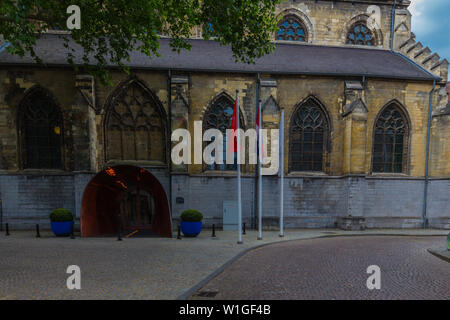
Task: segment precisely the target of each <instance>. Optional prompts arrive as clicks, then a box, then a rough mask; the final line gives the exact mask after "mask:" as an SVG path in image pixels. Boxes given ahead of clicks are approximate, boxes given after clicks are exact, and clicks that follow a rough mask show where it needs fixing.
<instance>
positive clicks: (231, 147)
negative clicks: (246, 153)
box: [228, 100, 237, 153]
mask: <svg viewBox="0 0 450 320" xmlns="http://www.w3.org/2000/svg"><path fill="white" fill-rule="evenodd" d="M231 130H232V132H231V137H230V140H229V141H228V152H229V153H234V152H236V151H237V139H236V135H237V100H235V101H234V108H233V116H232V118H231Z"/></svg>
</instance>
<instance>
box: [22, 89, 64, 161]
mask: <svg viewBox="0 0 450 320" xmlns="http://www.w3.org/2000/svg"><path fill="white" fill-rule="evenodd" d="M19 122H20V139H21V145H22V148H21V151H22V163H23V167H24V168H32V169H61V168H62V158H61V145H62V135H63V128H62V115H61V111H60V110H59V108H58V106H57V105H56V103H55V101H54V100H53V99H52V97H51V96H50V94H49V93H48V92H47V91H45V90H44V89H42V88H34V89H31V91H30V92H29V93H28V94H27V95H26V96H25V98H24V99H23V101H22V102H21V104H20V108H19Z"/></svg>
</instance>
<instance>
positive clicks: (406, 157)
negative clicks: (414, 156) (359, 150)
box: [370, 99, 411, 176]
mask: <svg viewBox="0 0 450 320" xmlns="http://www.w3.org/2000/svg"><path fill="white" fill-rule="evenodd" d="M390 107H394V108H395V109H396V110H397V111H398V112H399V113H400V116H401V117H402V119H403V121H404V123H405V131H406V132H405V134H404V136H403V152H402V171H401V172H395V171H391V172H385V171H382V172H381V171H374V156H375V136H376V128H377V122H378V120H379V119H380V117H381V115H382V114H383V112H385V111H386V110H387V109H389V108H390ZM371 138H372V147H371V154H370V173H371V175H398V176H402V175H403V176H404V175H409V163H410V150H411V145H410V144H411V121H410V118H409V115H408V112H407V110H406V108H405V107H404V106H403V105H402V104H401V103H400V102H399V101H397V100H395V99H394V100H391V101H389V102H388V103H386V104H385V105H384V106H383V107H382V108H381V109H380V111H379V112H378V114H377V116H376V117H375V119H374V124H373V127H372V137H371ZM382 145H384V143H383V144H382ZM393 148H394V147H393ZM392 155H393V157H394V156H395V150H393V151H392ZM391 162H392V166H394V165H395V160H394V159H393V160H392V161H391ZM384 166H385V163H384V162H383V167H384ZM383 170H384V169H383Z"/></svg>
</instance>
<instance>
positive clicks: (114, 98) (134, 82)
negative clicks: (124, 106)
mask: <svg viewBox="0 0 450 320" xmlns="http://www.w3.org/2000/svg"><path fill="white" fill-rule="evenodd" d="M133 86H138V87H139V88H141V89H142V90H143V91H144V93H145V94H146V96H147V97H148V98H149V100H151V101H152V103H153V107H154V109H155V110H156V111H157V112H158V113H159V115H160V119H161V125H162V129H161V133H162V140H163V141H162V146H163V152H162V154H163V160H162V161H161V160H155V159H153V160H152V159H150V160H149V159H146V160H136V159H114V158H111V157H110V155H109V152H108V151H109V145H110V141H109V132H108V129H109V122H110V119H111V116H112V112H113V108H114V106H115V105H116V104H117V103H118V100H120V99H121V98H122V97H123V95H125V94H126V93H127V92H128V90H130V89H132V87H133ZM105 106H106V108H105V109H106V110H105V116H104V120H103V137H104V138H103V140H104V148H103V149H104V159H105V160H104V161H105V163H140V164H144V163H145V164H148V165H158V166H159V165H163V166H165V165H166V164H167V159H168V157H169V156H170V155H169V154H168V150H169V146H168V141H167V140H168V139H167V136H168V129H167V127H168V121H167V115H166V112H165V110H164V108H163V106H162V103H161V101H160V100H159V98H158V97H157V96H156V95H155V94H154V93H153V91H152V90H150V89H149V88H148V87H147V86H146V85H145V84H144V83H143V82H142V81H141V80H140V79H138V78H137V77H135V76H131V77H130V78H129V79H127V80H125V81H123V82H122V83H120V84H119V85H118V86H117V87H116V89H115V90H114V91H113V92H112V93H111V94H110V95H109V97H108V100H107V102H106V104H105ZM135 129H136V128H135ZM134 132H135V133H136V130H134ZM122 157H123V154H122ZM135 158H137V154H135Z"/></svg>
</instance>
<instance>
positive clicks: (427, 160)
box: [390, 0, 440, 229]
mask: <svg viewBox="0 0 450 320" xmlns="http://www.w3.org/2000/svg"><path fill="white" fill-rule="evenodd" d="M396 6H397V0H394V5H393V7H392V18H391V21H392V23H391V44H390V47H391V48H390V49H391V52H392V53H393V54H395V55H397V56H399V57H401V58H403V59H405V60H407V61H409V62H410V63H412V64H414V65H415V66H417V67H418V68H419V69H421V70H422V71H424V72H425V73H427V74H428V75H430V76H432V77H433V89H431V92H430V101H429V105H428V123H427V142H426V150H425V185H424V190H423V208H422V220H423V228H424V229H426V228H427V227H428V221H427V206H428V183H429V165H430V143H431V119H432V109H433V95H434V91H435V89H436V80H437V79H438V77H436V76H435V75H434V74H432V73H430V72H429V71H428V70H426V69H425V68H423V67H422V66H421V65H419V64H418V63H416V62H415V61H413V60H411V59H409V58H408V57H405V56H403V55H402V54H399V53H397V52H395V51H394V27H395V8H396ZM439 80H440V78H439Z"/></svg>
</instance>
